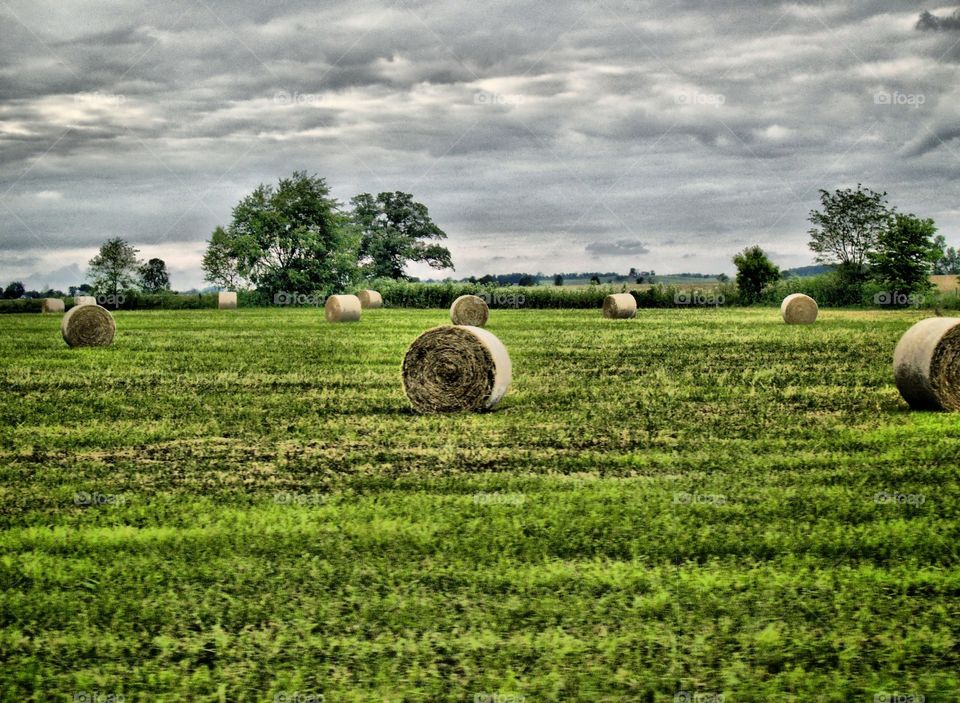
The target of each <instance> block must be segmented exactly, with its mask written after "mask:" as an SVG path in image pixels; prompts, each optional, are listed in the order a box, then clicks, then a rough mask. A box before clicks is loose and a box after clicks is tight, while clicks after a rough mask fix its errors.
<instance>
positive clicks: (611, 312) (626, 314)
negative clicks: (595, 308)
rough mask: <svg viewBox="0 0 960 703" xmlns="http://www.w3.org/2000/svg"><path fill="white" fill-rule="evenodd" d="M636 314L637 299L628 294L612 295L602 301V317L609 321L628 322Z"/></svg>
mask: <svg viewBox="0 0 960 703" xmlns="http://www.w3.org/2000/svg"><path fill="white" fill-rule="evenodd" d="M636 314H637V299H636V298H634V297H633V296H632V295H630V294H629V293H614V294H612V295H608V296H607V297H606V298H604V299H603V316H604V317H605V318H607V319H609V320H629V319H630V318H631V317H633V316H634V315H636Z"/></svg>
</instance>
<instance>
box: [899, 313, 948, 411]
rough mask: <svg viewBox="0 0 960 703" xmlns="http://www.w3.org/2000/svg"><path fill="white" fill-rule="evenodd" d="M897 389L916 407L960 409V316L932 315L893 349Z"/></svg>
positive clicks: (912, 329)
mask: <svg viewBox="0 0 960 703" xmlns="http://www.w3.org/2000/svg"><path fill="white" fill-rule="evenodd" d="M893 376H894V378H895V379H896V382H897V390H899V391H900V395H902V396H903V399H904V400H905V401H907V403H909V404H910V407H911V408H913V409H915V410H960V318H958V317H929V318H927V319H926V320H921V321H920V322H918V323H917V324H915V325H914V326H913V327H911V328H910V329H908V330H907V331H906V332H905V333H904V335H903V336H902V337H901V338H900V341H899V342H897V346H896V348H895V349H894V350H893Z"/></svg>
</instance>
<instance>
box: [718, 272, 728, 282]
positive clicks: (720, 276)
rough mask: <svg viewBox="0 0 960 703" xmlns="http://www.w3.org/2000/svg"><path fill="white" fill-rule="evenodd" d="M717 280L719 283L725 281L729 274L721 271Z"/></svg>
mask: <svg viewBox="0 0 960 703" xmlns="http://www.w3.org/2000/svg"><path fill="white" fill-rule="evenodd" d="M717 280H718V281H720V283H726V282H727V281H729V280H730V276H728V275H727V274H725V273H721V274H720V275H718V276H717Z"/></svg>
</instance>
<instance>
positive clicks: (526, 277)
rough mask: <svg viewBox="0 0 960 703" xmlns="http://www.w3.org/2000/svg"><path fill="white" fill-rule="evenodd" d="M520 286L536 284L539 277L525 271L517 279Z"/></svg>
mask: <svg viewBox="0 0 960 703" xmlns="http://www.w3.org/2000/svg"><path fill="white" fill-rule="evenodd" d="M517 285H518V286H535V285H537V277H536V276H531V275H530V274H529V273H525V274H523V275H522V276H520V278H519V279H517Z"/></svg>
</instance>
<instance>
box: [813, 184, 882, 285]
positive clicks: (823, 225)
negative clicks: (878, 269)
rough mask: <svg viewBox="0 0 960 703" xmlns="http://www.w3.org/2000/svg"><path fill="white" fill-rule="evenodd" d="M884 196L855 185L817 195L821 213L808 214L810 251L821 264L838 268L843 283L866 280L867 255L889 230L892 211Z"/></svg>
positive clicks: (858, 282) (823, 191)
mask: <svg viewBox="0 0 960 703" xmlns="http://www.w3.org/2000/svg"><path fill="white" fill-rule="evenodd" d="M886 195H887V194H886V193H877V192H874V191H872V190H870V189H869V188H864V187H863V186H861V185H860V184H857V189H856V190H852V189H850V188H846V189H844V190H836V191H834V192H833V193H829V192H827V191H825V190H821V191H820V203H821V205H822V208H823V210H822V212H821V211H818V210H811V211H810V222H811V224H813V225H814V226H813V228H812V229H810V230H809V234H810V249H811V250H812V251H813V252H814V253H815V254H816V260H817V262H818V263H821V264H837V266H838V271H839V273H840V276H841V278H842V280H844V281H846V282H848V283H851V284H854V285H859V284H860V283H862V282H863V280H864V279H865V278H866V271H865V264H866V262H867V254H868V253H869V252H870V251H871V250H872V249H873V246H874V243H875V242H876V241H877V238H878V237H879V236H880V235H881V234H882V233H883V232H885V231H886V230H888V229H889V227H890V222H891V217H892V215H893V210H891V209H890V208H888V207H887V201H886V200H885V198H886Z"/></svg>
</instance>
